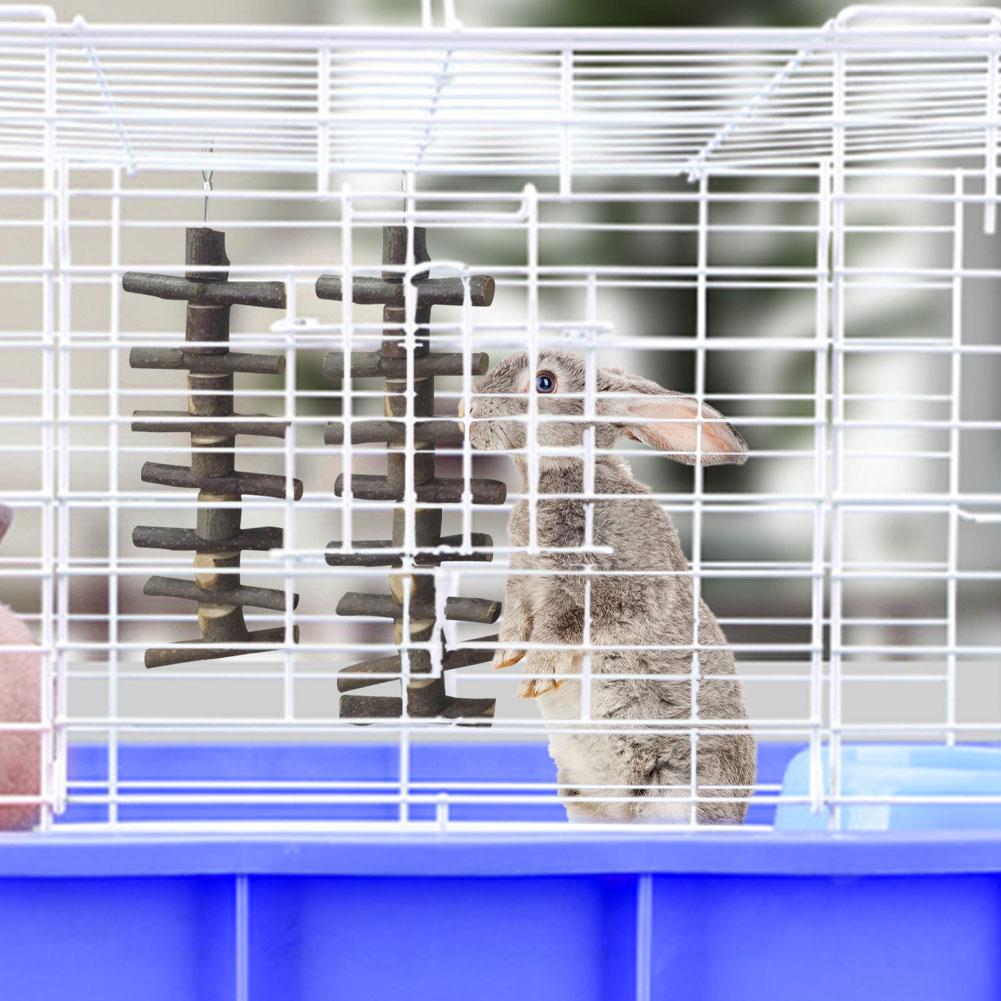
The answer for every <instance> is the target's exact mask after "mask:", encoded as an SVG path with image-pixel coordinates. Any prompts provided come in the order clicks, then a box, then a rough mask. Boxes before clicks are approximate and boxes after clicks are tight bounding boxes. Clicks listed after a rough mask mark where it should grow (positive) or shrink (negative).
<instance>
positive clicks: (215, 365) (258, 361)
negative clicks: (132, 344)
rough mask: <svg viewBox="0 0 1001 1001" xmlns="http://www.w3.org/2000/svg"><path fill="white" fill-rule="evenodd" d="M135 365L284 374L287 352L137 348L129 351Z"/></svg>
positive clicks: (209, 372) (220, 372) (221, 372)
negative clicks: (283, 353) (213, 351)
mask: <svg viewBox="0 0 1001 1001" xmlns="http://www.w3.org/2000/svg"><path fill="white" fill-rule="evenodd" d="M129 365H130V366H131V367H132V368H156V369H188V371H190V372H196V373H200V374H205V375H227V374H231V373H233V372H247V373H253V374H255V375H283V374H284V373H285V356H284V355H261V354H249V353H247V352H245V351H227V352H226V353H225V354H209V353H208V351H198V350H196V349H195V348H193V347H189V348H133V349H132V350H131V351H130V352H129Z"/></svg>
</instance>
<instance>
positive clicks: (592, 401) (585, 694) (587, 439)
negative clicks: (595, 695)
mask: <svg viewBox="0 0 1001 1001" xmlns="http://www.w3.org/2000/svg"><path fill="white" fill-rule="evenodd" d="M597 318H598V281H597V277H596V276H595V274H594V272H591V273H590V274H588V276H587V290H586V292H585V300H584V322H585V324H586V326H587V355H586V357H585V359H584V363H585V372H584V416H585V417H586V418H587V419H588V420H589V421H595V420H597V416H598V407H597V403H596V399H597V392H598V359H597V356H596V353H595V352H596V337H595V326H596V323H597ZM594 450H595V429H594V425H593V424H592V425H591V426H589V427H587V429H586V430H585V432H584V481H583V487H584V496H585V497H593V496H594V495H595V485H594V480H595V463H596V462H597V456H596V455H595V451H594ZM593 546H594V501H592V500H585V502H584V549H585V550H590V549H592V548H593ZM586 559H587V562H586V563H585V564H584V635H583V637H582V639H583V642H584V656H583V658H582V660H581V675H582V677H581V686H580V718H581V720H582V721H585V722H586V721H589V720H590V719H591V696H592V691H591V688H592V685H591V675H592V666H593V665H592V661H591V638H592V637H591V571H592V570H593V565H592V564H591V561H590V557H586Z"/></svg>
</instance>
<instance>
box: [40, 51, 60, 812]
mask: <svg viewBox="0 0 1001 1001" xmlns="http://www.w3.org/2000/svg"><path fill="white" fill-rule="evenodd" d="M56 58H57V57H56V49H55V48H54V47H53V46H46V49H45V112H46V114H45V124H44V160H43V164H42V269H43V278H42V303H41V306H42V412H41V417H42V429H41V435H42V438H41V443H42V463H41V487H42V496H43V501H42V511H41V515H42V520H41V525H42V538H41V550H42V553H41V555H42V566H41V568H40V570H41V574H40V582H41V595H40V597H41V601H40V612H41V615H42V630H41V640H42V698H41V707H40V708H41V718H42V722H43V723H45V727H44V728H43V730H42V739H41V749H40V753H41V755H42V761H41V769H40V771H39V774H40V775H41V776H42V782H43V788H42V790H41V791H42V794H43V802H42V811H41V827H42V829H43V830H47V829H49V828H50V827H51V825H52V819H53V810H54V808H55V807H57V806H59V805H61V804H60V802H59V801H60V800H62V799H63V798H64V797H65V780H64V781H63V783H62V784H61V788H60V789H58V790H57V796H56V797H55V798H54V799H49V798H48V796H47V795H46V788H45V786H44V783H45V782H46V776H47V775H48V774H49V773H50V771H52V770H54V769H59V768H60V765H59V761H58V758H59V747H60V742H59V740H58V739H57V736H56V734H57V731H56V726H57V725H58V726H62V725H63V724H62V721H57V720H56V718H55V707H56V705H57V704H58V701H59V700H58V694H57V692H56V691H55V690H54V689H55V686H56V685H57V684H58V683H59V679H58V670H57V666H56V663H55V662H54V661H55V658H54V654H53V651H54V649H55V644H54V628H53V627H54V619H55V589H56V586H57V585H56V577H55V575H54V573H53V568H54V566H55V557H56V552H55V550H56V540H55V535H54V532H55V519H56V489H57V487H56V481H55V466H56V461H57V458H56V450H55V443H56V435H55V417H56V407H57V403H56V378H55V347H56V318H55V306H56V302H55V299H56V286H55V276H54V269H55V262H56V241H57V230H56V209H57V206H56V121H55V108H56Z"/></svg>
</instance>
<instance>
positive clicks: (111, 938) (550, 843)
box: [0, 744, 1001, 1001]
mask: <svg viewBox="0 0 1001 1001" xmlns="http://www.w3.org/2000/svg"><path fill="white" fill-rule="evenodd" d="M798 750H799V748H797V747H792V746H787V745H764V746H763V747H762V749H761V780H762V781H763V782H774V783H778V782H780V781H781V779H782V775H783V772H784V770H785V766H786V764H787V763H788V762H789V760H790V759H791V758H792V757H793V756H794V755H795V753H796V752H797V751H798ZM460 757H461V760H459V758H460ZM396 761H397V759H396V752H395V750H394V749H392V748H389V747H381V746H373V745H354V746H352V747H337V746H333V747H331V746H326V747H313V748H302V747H296V748H285V747H270V746H269V747H231V746H226V747H205V748H183V749H179V748H170V749H166V748H155V747H139V748H128V747H126V748H123V758H122V762H121V766H122V768H121V771H122V775H121V777H122V778H123V779H125V778H129V777H130V776H131V777H136V776H143V777H144V778H147V779H148V778H150V777H151V776H153V775H157V776H159V777H161V778H176V779H179V780H181V781H184V780H185V779H193V778H197V777H199V776H204V775H207V774H211V775H222V774H225V775H227V776H229V777H232V778H247V779H251V780H253V779H255V778H256V779H258V780H259V779H261V777H262V776H267V777H268V778H269V779H274V778H275V777H276V776H279V775H284V776H286V777H289V778H298V779H306V778H310V777H318V776H321V775H322V776H324V777H326V778H330V777H332V776H337V775H346V774H353V775H354V776H355V777H356V778H357V777H360V778H362V779H371V780H372V781H377V780H385V779H387V778H394V777H395V770H396ZM71 764H72V768H73V774H74V775H75V776H76V777H78V778H84V777H89V778H91V779H94V780H97V781H100V780H101V779H102V778H103V768H104V755H103V754H98V753H90V752H87V751H86V750H84V751H78V752H77V754H76V755H75V757H74V759H73V761H72V763H71ZM463 775H465V776H466V777H472V778H481V779H482V778H495V779H496V778H501V777H503V778H507V779H526V780H529V781H552V778H553V772H552V766H551V764H550V763H549V759H548V755H547V754H546V752H545V749H544V748H543V747H541V746H537V745H523V744H522V745H518V744H515V745H484V746H482V747H470V748H468V749H464V750H463V754H462V755H461V756H459V755H456V754H455V749H454V747H450V748H448V749H447V750H445V749H443V748H442V747H440V746H436V745H431V746H428V745H418V746H416V747H415V748H414V777H415V778H417V777H424V778H427V779H428V780H429V781H437V780H441V781H445V780H449V781H451V780H454V779H456V778H459V777H462V776H463ZM86 809H87V810H97V809H98V808H97V807H93V808H91V807H88V808H86ZM341 809H343V808H341ZM372 809H373V808H366V809H365V811H364V812H365V814H366V815H367V814H368V813H369V812H370V811H371V810H372ZM375 809H376V810H385V808H381V807H380V808H375ZM466 809H467V810H469V811H470V815H472V814H473V813H475V812H476V811H477V810H481V811H482V810H489V809H490V808H489V807H486V806H477V805H475V804H474V805H472V806H470V807H467V808H466ZM520 809H527V810H531V809H533V808H532V807H530V806H526V807H524V808H520ZM324 811H325V812H326V814H327V815H333V814H332V812H331V808H330V807H329V806H328V807H319V808H317V807H309V806H306V805H303V806H301V807H296V808H295V812H296V814H297V815H299V816H303V817H309V816H317V815H318V812H319V813H323V812H324ZM158 812H159V811H156V810H153V809H151V808H150V807H135V808H127V809H125V810H123V814H122V819H136V818H137V817H144V818H149V817H151V816H153V815H154V814H156V813H158ZM285 812H287V810H286V811H285ZM198 813H199V814H200V815H202V816H205V817H209V816H212V817H219V816H222V815H223V814H225V815H226V816H228V817H231V818H232V817H236V816H240V815H244V816H247V815H250V814H254V815H258V816H259V815H260V813H261V810H260V808H259V807H257V808H248V807H244V806H240V805H238V804H235V803H234V804H229V805H227V806H226V807H225V808H224V809H220V808H218V807H216V808H208V807H206V808H204V809H201V810H199V811H198ZM355 813H356V815H361V811H359V810H357V809H356V810H355ZM770 813H771V811H770V809H769V808H767V807H765V806H760V807H756V808H755V819H756V820H759V821H760V820H767V819H768V817H769V815H770ZM75 814H76V815H75V817H73V816H71V817H70V818H68V819H78V820H79V819H81V817H82V815H83V814H82V812H81V810H80V809H78V810H77V811H75ZM184 814H185V815H188V816H192V815H194V811H192V810H191V809H190V808H187V809H186V810H185V811H184ZM179 815H181V814H180V812H179V811H178V812H176V813H175V816H179ZM999 943H1001V832H986V831H959V832H941V831H938V832H935V831H932V832H928V831H925V832H916V831H901V832H891V833H866V832H852V833H846V834H839V835H829V834H826V833H821V832H810V831H807V832H801V833H779V834H771V833H764V832H763V833H760V834H758V833H747V832H719V833H716V832H710V833H705V834H697V835H692V834H683V833H676V834H659V835H651V834H649V833H643V832H638V833H636V834H629V835H617V836H611V835H606V834H599V833H594V832H588V831H587V830H586V829H579V828H574V829H572V831H569V832H567V833H565V834H564V833H563V832H560V834H558V835H557V834H553V835H523V836H514V835H511V836H491V837H486V836H458V837H456V836H450V837H448V838H441V837H436V836H415V835H408V836H389V835H385V836H379V837H376V836H371V835H370V836H351V837H349V836H344V837H330V836H308V835H299V836H292V837H289V836H281V837H276V836H240V837H232V836H215V837H206V836H188V837H182V836H170V837H154V836H138V835H118V836H112V835H95V836H80V835H78V834H66V835H59V834H58V833H57V834H54V835H47V836H31V835H23V836H15V835H10V836H6V837H0V997H3V998H11V999H12V1001H13V999H17V1001H37V999H45V1001H49V999H53V1001H54V999H56V998H59V999H63V998H67V997H74V998H86V999H95V1001H126V999H127V1001H137V999H141V1001H208V999H212V1001H272V999H275V1001H321V999H322V1001H355V999H358V1001H361V999H365V1001H379V999H394V1001H395V999H402V1001H409V999H414V1001H423V999H429V1001H430V999H434V1001H453V999H454V1001H459V999H462V1001H467V999H475V1001H480V999H482V1001H492V999H504V1001H512V999H514V1001H564V999H566V1001H599V999H600V1001H617V999H625V998H629V999H636V998H638V999H664V1001H666V999H670V1001H689V999H691V1001H710V999H711V1001H731V999H734V1001H736V999H738V998H739V999H741V1001H766V999H767V1001H774V999H775V998H779V997H795V998H798V997H809V998H810V999H811V1001H814V999H818V1001H822V999H828V998H830V999H835V998H836V999H838V1001H844V999H859V1001H870V999H872V1001H877V999H878V1001H893V999H897V998H906V999H908V1001H926V999H927V1001H945V999H953V998H954V999H961V1001H986V999H988V998H990V999H991V1001H996V999H997V998H998V997H999V996H1001V945H999Z"/></svg>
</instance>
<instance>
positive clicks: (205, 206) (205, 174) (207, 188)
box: [202, 146, 215, 224]
mask: <svg viewBox="0 0 1001 1001" xmlns="http://www.w3.org/2000/svg"><path fill="white" fill-rule="evenodd" d="M206 152H207V153H209V154H211V153H212V147H211V146H209V148H208V149H207V150H206ZM214 176H215V171H214V170H203V171H202V191H203V192H204V194H203V196H202V223H203V224H204V223H208V221H209V195H211V194H212V178H213V177H214Z"/></svg>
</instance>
